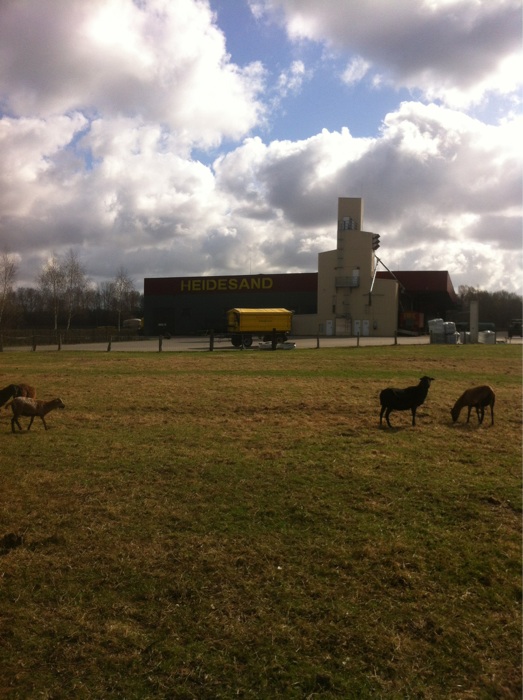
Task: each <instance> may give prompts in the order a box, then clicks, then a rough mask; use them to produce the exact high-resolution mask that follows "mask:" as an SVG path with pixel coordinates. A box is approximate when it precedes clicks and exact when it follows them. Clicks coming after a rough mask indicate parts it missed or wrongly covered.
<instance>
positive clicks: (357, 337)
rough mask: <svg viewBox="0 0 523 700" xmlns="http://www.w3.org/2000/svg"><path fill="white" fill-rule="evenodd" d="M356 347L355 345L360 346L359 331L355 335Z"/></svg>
mask: <svg viewBox="0 0 523 700" xmlns="http://www.w3.org/2000/svg"><path fill="white" fill-rule="evenodd" d="M356 347H357V348H359V347H360V334H359V333H358V334H357V336H356Z"/></svg>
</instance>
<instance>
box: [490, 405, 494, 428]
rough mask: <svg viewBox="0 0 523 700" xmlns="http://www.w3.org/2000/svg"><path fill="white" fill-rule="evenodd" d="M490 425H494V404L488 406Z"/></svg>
mask: <svg viewBox="0 0 523 700" xmlns="http://www.w3.org/2000/svg"><path fill="white" fill-rule="evenodd" d="M490 425H494V404H493V403H491V404H490Z"/></svg>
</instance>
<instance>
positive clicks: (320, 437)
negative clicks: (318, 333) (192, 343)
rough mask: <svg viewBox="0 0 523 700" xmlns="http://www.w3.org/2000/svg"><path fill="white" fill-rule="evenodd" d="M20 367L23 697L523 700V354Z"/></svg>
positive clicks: (9, 691)
mask: <svg viewBox="0 0 523 700" xmlns="http://www.w3.org/2000/svg"><path fill="white" fill-rule="evenodd" d="M0 357H1V360H2V363H1V367H2V369H1V373H2V379H1V382H0V383H1V386H5V385H6V384H9V383H12V382H16V381H25V382H28V383H31V384H33V385H34V386H36V387H37V390H38V396H39V397H40V398H46V399H47V398H53V397H54V396H60V397H61V398H62V399H63V400H64V402H65V404H66V409H65V410H64V411H55V412H53V413H50V414H49V415H48V417H47V423H48V425H49V431H47V432H45V431H44V429H43V426H42V424H41V422H40V421H39V420H38V419H36V420H35V422H34V423H33V427H32V429H31V431H30V432H29V433H27V432H26V431H24V432H22V433H16V434H14V435H13V434H11V426H10V420H9V417H10V413H8V412H7V411H4V409H1V410H0V420H1V422H0V432H1V433H3V436H2V437H1V450H2V453H1V454H2V458H1V463H0V471H1V480H2V482H1V483H2V488H1V490H0V659H1V662H2V663H1V664H0V697H6V698H9V699H11V698H13V699H14V698H23V699H25V698H53V699H58V698H71V697H74V698H86V699H87V698H93V699H97V700H98V699H101V698H104V699H105V698H126V700H131V699H136V700H138V699H140V700H142V699H144V698H165V699H167V698H169V699H184V700H185V699H187V700H189V699H190V698H195V699H198V700H200V699H206V698H209V699H211V698H213V699H214V698H237V697H240V698H271V699H272V698H296V699H298V698H319V697H321V698H357V699H360V698H362V699H365V698H368V699H369V700H370V699H373V700H374V699H376V698H398V699H404V698H424V699H427V700H428V699H436V698H442V699H443V698H445V699H447V698H452V699H467V700H468V699H470V698H474V699H485V700H489V699H490V698H519V697H521V682H520V680H521V417H522V415H521V408H522V406H521V348H518V347H517V346H479V345H476V346H465V347H456V346H416V347H399V346H398V347H388V348H386V347H382V348H379V347H375V348H350V349H332V350H310V351H309V350H299V351H293V352H275V353H261V352H254V351H253V352H237V353H235V352H227V353H220V352H214V353H176V354H173V353H143V354H141V353H129V354H126V353H90V354H89V353H59V352H56V353H45V354H44V353H5V354H3V355H1V356H0ZM423 374H430V375H431V376H433V377H435V378H436V381H435V382H434V383H433V385H432V387H431V389H430V391H429V396H428V399H427V402H426V403H425V405H424V406H422V407H421V408H420V409H419V411H418V419H417V423H418V424H417V425H416V427H411V425H410V414H408V413H393V414H392V415H391V422H392V424H393V426H394V430H388V429H380V428H379V400H378V394H379V391H380V389H382V388H384V387H385V386H390V385H398V386H402V385H403V386H406V385H408V384H412V383H415V382H416V381H417V379H418V378H419V377H420V376H422V375H423ZM480 383H489V384H491V385H492V386H493V387H494V389H495V391H496V396H497V401H496V423H495V425H494V426H493V427H490V416H489V415H488V416H486V417H485V423H484V424H483V425H482V426H481V427H478V425H477V421H476V418H475V416H474V417H472V418H471V422H470V424H468V425H467V424H466V423H465V422H464V421H465V416H464V415H462V416H461V419H460V422H459V423H458V424H456V425H452V423H451V419H450V407H451V406H452V404H453V402H454V401H455V399H456V398H457V397H458V396H459V395H460V394H461V393H462V391H463V390H464V389H466V388H468V387H469V386H473V385H475V384H480ZM22 420H23V421H24V423H23V425H24V426H25V425H27V419H22ZM37 421H38V422H37Z"/></svg>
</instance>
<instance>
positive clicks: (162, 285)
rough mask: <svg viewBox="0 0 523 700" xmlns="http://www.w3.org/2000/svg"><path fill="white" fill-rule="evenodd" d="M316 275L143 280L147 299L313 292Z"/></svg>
mask: <svg viewBox="0 0 523 700" xmlns="http://www.w3.org/2000/svg"><path fill="white" fill-rule="evenodd" d="M317 285H318V273H317V272H301V273H296V274H276V275H231V276H225V275H223V276H222V275H220V276H214V277H155V278H146V279H145V280H144V295H145V296H147V295H163V294H169V295H177V294H216V293H220V292H264V291H265V292H285V291H293V292H301V291H303V292H314V291H316V289H317Z"/></svg>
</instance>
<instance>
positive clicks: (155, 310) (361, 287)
mask: <svg viewBox="0 0 523 700" xmlns="http://www.w3.org/2000/svg"><path fill="white" fill-rule="evenodd" d="M362 224H363V202H362V200H361V199H360V198H352V197H341V198H339V199H338V223H337V243H336V249H335V250H331V251H327V252H324V253H320V254H319V256H318V272H303V273H295V274H292V273H289V274H276V275H272V274H270V273H269V274H261V275H233V276H227V275H223V276H212V277H164V278H146V279H145V280H144V319H145V320H144V333H145V334H146V335H154V334H155V333H158V332H159V331H160V330H162V331H167V332H169V333H170V334H172V335H194V334H198V333H204V332H208V331H210V330H214V331H215V332H217V333H221V332H224V331H225V320H226V312H227V311H228V310H229V309H231V308H235V307H240V308H241V307H247V308H287V309H291V310H292V311H294V318H293V333H294V335H316V334H320V335H327V336H329V335H338V336H341V335H344V336H347V335H349V336H357V335H361V336H393V335H394V334H395V333H396V331H397V329H398V322H399V323H400V325H401V326H402V327H406V328H407V330H412V331H413V332H417V331H422V330H423V328H424V326H425V324H426V321H427V320H428V318H429V317H430V318H433V317H437V318H439V317H443V316H444V312H445V309H447V308H449V305H450V306H452V305H453V304H454V302H455V299H456V295H455V292H454V289H453V287H452V283H451V281H450V277H449V275H448V273H447V272H427V273H424V272H413V273H409V272H406V273H404V272H398V273H395V272H393V273H391V272H383V271H378V269H377V268H378V265H379V261H378V259H377V257H376V250H377V248H378V247H379V244H380V241H379V238H380V237H379V234H376V233H372V232H370V231H364V230H362ZM405 314H406V315H405ZM409 314H410V316H409ZM412 314H415V316H412ZM405 324H406V325H405Z"/></svg>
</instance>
